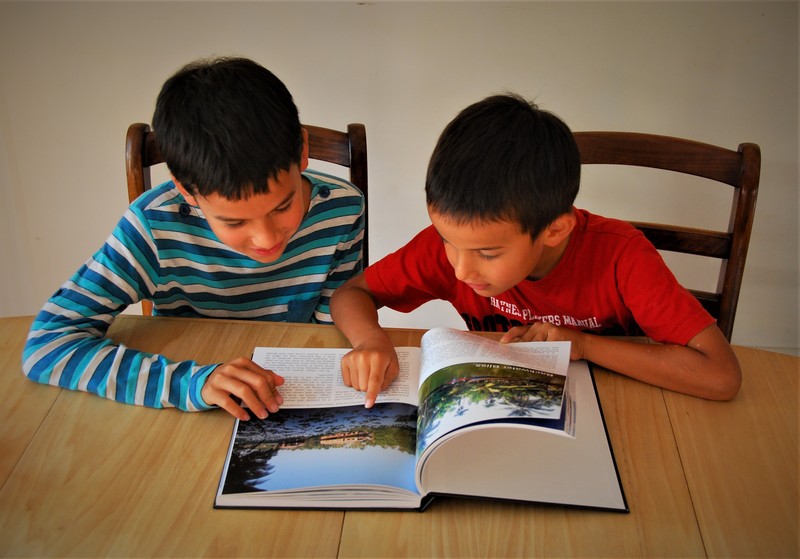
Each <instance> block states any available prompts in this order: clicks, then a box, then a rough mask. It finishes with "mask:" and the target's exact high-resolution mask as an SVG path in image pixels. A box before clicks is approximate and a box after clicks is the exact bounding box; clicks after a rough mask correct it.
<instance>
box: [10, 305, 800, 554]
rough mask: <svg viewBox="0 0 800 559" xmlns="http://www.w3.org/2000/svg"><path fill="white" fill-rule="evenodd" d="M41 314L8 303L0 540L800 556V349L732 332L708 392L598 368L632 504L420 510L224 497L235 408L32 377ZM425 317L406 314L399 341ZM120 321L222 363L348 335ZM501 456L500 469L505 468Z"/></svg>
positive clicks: (117, 332)
mask: <svg viewBox="0 0 800 559" xmlns="http://www.w3.org/2000/svg"><path fill="white" fill-rule="evenodd" d="M31 320H32V317H18V318H0V391H2V392H1V393H2V394H4V395H5V396H6V397H5V402H4V405H3V407H2V411H0V556H13V557H67V556H84V557H99V556H103V557H110V556H125V557H133V556H136V557H162V556H163V557H203V556H213V557H251V556H253V557H458V556H463V557H476V556H481V557H523V556H537V557H538V556H555V557H564V556H575V557H589V556H602V557H612V556H613V557H657V556H658V557H665V556H669V557H704V556H709V557H730V556H741V557H797V556H798V554H799V553H800V543H799V542H798V503H799V501H800V499H799V498H798V375H800V371H799V369H800V359H798V358H796V357H790V356H786V355H782V354H777V353H771V352H766V351H760V350H755V349H749V348H742V347H736V348H735V350H736V353H737V355H738V356H739V359H740V362H741V364H742V368H743V370H744V384H743V386H742V390H741V392H740V394H739V395H738V396H737V398H736V399H735V400H734V401H732V402H726V403H717V402H708V401H704V400H700V399H696V398H691V397H688V396H682V395H679V394H674V393H670V392H666V391H662V390H661V389H658V388H654V387H651V386H648V385H645V384H642V383H639V382H637V381H633V380H631V379H627V378H624V377H622V376H620V375H616V374H613V373H609V372H607V371H603V370H597V371H596V374H595V379H596V382H597V385H598V390H599V393H600V399H601V402H602V405H603V411H604V414H605V418H606V422H607V426H608V431H609V436H610V438H611V442H612V446H613V448H614V452H615V455H616V459H617V465H618V467H619V471H620V477H621V479H622V483H623V486H624V488H625V493H626V496H627V499H628V504H629V506H630V509H631V512H630V514H620V513H611V512H597V511H588V510H579V509H570V508H566V507H558V506H544V505H526V504H515V503H504V502H497V501H481V500H469V499H455V498H454V499H439V500H438V501H435V502H434V503H433V504H432V505H431V506H430V507H429V508H428V509H427V510H426V511H425V512H424V513H417V512H359V511H348V512H341V511H278V510H214V509H213V508H212V505H213V500H214V495H215V492H216V487H217V484H218V482H219V476H220V473H221V470H222V465H223V461H224V457H225V453H226V450H227V445H228V442H229V439H230V434H231V430H232V427H233V423H234V420H233V418H231V417H230V416H228V415H227V414H226V413H225V412H224V411H222V410H215V411H211V412H204V413H184V412H180V411H177V410H152V409H146V408H140V407H136V406H128V405H124V404H119V403H115V402H111V401H107V400H104V399H102V398H98V397H96V396H93V395H90V394H84V393H79V392H71V391H65V390H61V389H59V388H55V387H48V386H43V385H38V384H35V383H32V382H30V381H28V380H27V379H25V378H24V376H23V375H22V374H21V366H20V362H21V353H22V347H23V344H24V340H25V336H26V334H27V330H28V326H29V325H30V322H31ZM422 333H423V332H422V331H419V330H405V329H395V330H390V335H391V337H392V339H393V341H394V342H395V344H396V345H398V346H399V345H416V344H418V342H419V338H420V336H421V335H422ZM110 335H111V337H112V338H113V339H115V340H116V341H117V342H120V343H125V344H126V345H129V346H133V347H136V348H139V349H143V350H146V351H150V352H157V353H162V354H164V355H166V356H168V357H170V358H174V359H194V360H196V361H198V362H203V363H211V362H220V361H225V360H228V359H231V358H233V357H238V356H249V355H250V354H251V353H252V350H253V348H254V347H255V346H259V345H264V346H285V347H292V346H294V347H347V343H346V340H345V339H344V338H343V337H342V336H341V334H340V333H339V332H338V331H337V330H336V329H335V328H333V327H329V326H314V325H293V324H290V325H287V324H267V323H255V322H240V321H224V320H194V319H165V318H150V317H135V316H121V317H119V318H118V319H117V321H116V322H115V323H114V326H113V327H112V330H111V333H110ZM492 474H494V472H487V475H492Z"/></svg>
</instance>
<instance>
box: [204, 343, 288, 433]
mask: <svg viewBox="0 0 800 559" xmlns="http://www.w3.org/2000/svg"><path fill="white" fill-rule="evenodd" d="M284 382H285V379H284V378H283V377H282V376H280V375H278V374H276V373H273V372H272V371H269V370H267V369H264V368H263V367H259V366H258V365H256V364H255V363H254V362H253V361H252V360H250V359H246V358H244V357H239V358H238V359H234V360H233V361H229V362H227V363H223V364H222V365H219V366H218V367H217V368H216V369H214V372H213V373H211V374H210V375H209V376H208V379H207V380H206V383H205V385H204V386H203V389H202V390H201V392H200V395H201V396H202V398H203V401H205V403H206V404H208V405H211V406H219V407H221V408H222V409H224V410H225V411H227V412H228V413H229V414H231V415H232V416H234V417H236V418H237V419H241V420H242V421H247V420H248V419H249V418H250V416H249V414H248V413H247V411H245V409H244V408H243V407H242V406H240V405H239V404H238V403H236V401H235V400H234V398H233V396H235V397H238V398H239V399H240V401H241V402H242V403H243V404H244V405H245V406H246V407H248V408H249V409H250V411H252V412H253V414H255V415H256V417H259V418H261V419H264V418H265V417H267V415H269V413H275V412H277V411H278V409H280V405H281V404H282V403H283V397H282V396H281V394H280V392H278V386H280V385H282V384H283V383H284Z"/></svg>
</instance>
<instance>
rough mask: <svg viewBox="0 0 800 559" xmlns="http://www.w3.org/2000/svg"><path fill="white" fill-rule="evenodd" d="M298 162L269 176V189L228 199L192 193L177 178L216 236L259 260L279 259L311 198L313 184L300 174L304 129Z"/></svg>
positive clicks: (303, 167) (305, 154) (305, 159)
mask: <svg viewBox="0 0 800 559" xmlns="http://www.w3.org/2000/svg"><path fill="white" fill-rule="evenodd" d="M303 139H304V142H303V144H304V145H303V151H302V154H301V157H300V164H299V165H292V166H291V167H290V168H289V169H288V170H283V171H281V172H280V173H278V176H277V177H276V178H275V179H270V180H269V183H268V186H269V192H267V193H266V194H251V195H250V196H249V197H247V198H243V199H241V200H236V201H234V200H229V199H228V198H224V197H222V196H220V195H219V194H216V193H214V194H210V195H208V196H201V195H199V194H198V195H192V194H190V193H189V192H187V190H186V189H185V188H184V187H183V185H181V184H180V183H178V181H175V184H176V185H177V186H178V190H180V192H181V194H183V196H184V197H185V198H186V201H187V202H188V203H189V204H192V205H193V206H197V207H198V208H200V209H201V210H202V211H203V215H204V216H205V218H206V221H208V224H209V226H210V227H211V230H212V231H213V232H214V234H215V235H216V236H217V238H218V239H219V240H220V241H222V242H223V243H225V244H226V245H227V246H228V247H230V248H232V249H233V250H235V251H236V252H239V253H241V254H244V255H245V256H249V257H250V258H252V259H253V260H255V261H256V262H261V263H262V264H269V263H270V262H275V261H276V260H278V259H279V258H280V257H281V255H282V254H283V252H284V251H285V250H286V245H288V244H289V240H290V239H291V238H292V235H294V234H295V233H296V232H297V229H298V228H299V227H300V224H301V223H302V221H303V217H304V216H305V215H306V212H307V211H308V205H309V202H310V200H311V184H310V183H309V182H308V181H307V180H306V179H304V178H303V177H302V175H301V174H300V173H301V172H302V171H305V170H306V168H307V167H308V136H307V134H306V131H305V130H303Z"/></svg>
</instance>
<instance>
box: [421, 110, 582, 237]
mask: <svg viewBox="0 0 800 559" xmlns="http://www.w3.org/2000/svg"><path fill="white" fill-rule="evenodd" d="M580 174H581V162H580V153H579V152H578V146H577V144H576V143H575V138H574V137H573V135H572V132H571V131H570V129H569V127H568V126H567V125H566V124H565V123H564V122H563V121H562V120H561V119H559V118H558V117H557V116H555V115H554V114H552V113H549V112H547V111H543V110H541V109H539V108H538V107H537V106H536V105H535V104H534V103H531V102H529V101H527V100H525V99H523V98H522V97H519V96H517V95H513V94H508V95H495V96H492V97H487V98H486V99H484V100H482V101H479V102H477V103H474V104H473V105H470V106H469V107H467V108H466V109H464V110H463V111H461V112H460V113H459V114H458V116H456V118H454V119H453V120H452V121H451V122H450V123H449V124H448V125H447V126H446V127H445V129H444V131H443V132H442V135H441V136H440V137H439V141H438V143H437V144H436V148H435V149H434V150H433V155H432V156H431V160H430V163H429V165H428V174H427V178H426V180H425V195H426V199H427V203H428V206H429V207H430V208H431V209H432V210H433V211H435V212H436V213H439V214H442V215H445V216H447V217H449V218H452V219H455V220H457V221H459V222H468V221H473V220H476V219H477V220H481V221H499V220H508V221H514V222H517V223H519V224H520V226H521V227H522V230H523V231H524V232H526V233H529V234H530V235H531V237H532V238H536V237H537V236H538V235H539V234H540V233H541V232H542V231H544V229H545V228H546V227H547V226H548V225H549V224H550V223H552V222H553V221H554V220H555V219H556V218H557V217H558V216H560V215H562V214H564V213H567V212H569V211H570V210H571V209H572V204H573V203H574V201H575V197H576V196H577V195H578V187H579V185H580Z"/></svg>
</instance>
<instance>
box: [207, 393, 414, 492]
mask: <svg viewBox="0 0 800 559" xmlns="http://www.w3.org/2000/svg"><path fill="white" fill-rule="evenodd" d="M416 423H417V413H416V408H415V407H414V406H410V405H407V404H377V405H375V406H374V407H373V408H371V409H366V408H365V407H364V406H362V405H358V406H347V407H341V408H321V409H282V410H281V411H279V412H278V413H275V414H270V416H269V417H268V418H266V419H263V420H262V419H258V418H256V417H254V416H251V419H250V420H249V421H239V422H237V431H236V436H235V440H234V443H233V447H232V449H231V456H230V464H229V466H228V471H227V474H226V478H225V481H224V484H223V491H222V493H223V494H232V493H249V492H255V491H282V490H292V489H300V488H309V487H323V486H343V485H362V484H373V485H386V486H392V487H398V488H401V489H407V490H409V491H416V485H415V483H414V460H415V454H414V453H415V433H416Z"/></svg>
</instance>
